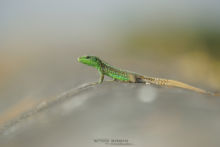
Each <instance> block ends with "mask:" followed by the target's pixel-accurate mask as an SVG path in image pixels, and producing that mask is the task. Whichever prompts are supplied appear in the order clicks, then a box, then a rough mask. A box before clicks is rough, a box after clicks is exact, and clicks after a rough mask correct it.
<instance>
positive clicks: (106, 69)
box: [78, 56, 219, 95]
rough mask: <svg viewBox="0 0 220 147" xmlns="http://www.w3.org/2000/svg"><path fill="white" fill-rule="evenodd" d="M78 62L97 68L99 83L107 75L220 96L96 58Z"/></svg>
mask: <svg viewBox="0 0 220 147" xmlns="http://www.w3.org/2000/svg"><path fill="white" fill-rule="evenodd" d="M78 61H79V62H81V63H83V64H87V65H89V66H92V67H95V68H96V69H97V70H98V72H99V74H100V78H99V83H102V82H103V80H104V75H106V76H109V77H111V78H113V80H116V81H122V82H129V83H145V84H154V85H159V86H168V87H178V88H184V89H188V90H192V91H195V92H199V93H203V94H209V95H219V94H216V93H211V92H209V91H205V90H203V89H200V88H196V87H193V86H191V85H188V84H185V83H182V82H179V81H175V80H169V79H161V78H154V77H146V76H143V75H140V74H137V73H134V72H130V71H125V70H121V69H118V68H116V67H114V66H111V65H109V64H108V63H106V62H105V61H103V60H101V59H100V58H98V57H96V56H82V57H79V58H78Z"/></svg>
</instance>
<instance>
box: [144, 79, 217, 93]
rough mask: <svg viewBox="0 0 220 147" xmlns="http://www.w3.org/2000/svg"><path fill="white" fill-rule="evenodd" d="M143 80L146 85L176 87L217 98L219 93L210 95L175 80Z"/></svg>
mask: <svg viewBox="0 0 220 147" xmlns="http://www.w3.org/2000/svg"><path fill="white" fill-rule="evenodd" d="M143 80H144V81H145V82H146V83H151V84H155V85H159V86H168V87H178V88H184V89H188V90H192V91H195V92H199V93H202V94H208V95H213V96H219V95H220V94H219V93H212V92H209V91H206V90H203V89H200V88H196V87H194V86H191V85H188V84H186V83H183V82H179V81H175V80H168V79H159V78H152V77H144V78H143Z"/></svg>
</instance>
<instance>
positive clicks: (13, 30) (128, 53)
mask: <svg viewBox="0 0 220 147" xmlns="http://www.w3.org/2000/svg"><path fill="white" fill-rule="evenodd" d="M219 6H220V1H218V0H209V1H197V0H184V1H176V0H157V1H154V0H148V1H144V0H137V1H132V0H126V1H123V0H110V1H100V0H93V1H86V0H82V1H74V0H62V1H61V0H37V1H36V0H20V1H15V0H5V1H0V32H1V33H0V101H1V102H0V124H4V123H6V122H7V121H9V120H11V119H13V118H15V117H16V116H18V115H20V114H21V113H23V112H25V111H27V110H29V109H30V108H31V107H33V106H35V105H36V104H37V103H39V102H40V101H41V100H43V99H47V98H48V97H51V96H55V95H57V94H59V93H61V92H63V91H66V90H69V89H71V88H73V87H76V86H77V85H79V84H80V83H85V82H89V81H96V80H97V79H98V74H97V72H96V71H95V70H94V69H93V70H92V69H91V68H87V67H85V66H84V65H81V64H79V63H77V60H76V59H77V57H78V56H81V55H85V54H91V55H96V56H99V57H101V58H102V59H104V60H106V61H107V62H109V63H110V64H113V65H115V66H117V67H120V68H123V69H128V70H131V71H135V72H138V73H141V74H144V75H149V76H155V77H162V78H170V79H176V80H181V81H185V82H187V83H191V84H193V85H195V86H198V87H201V88H204V89H208V90H211V91H218V90H219V89H220V76H219V75H220V27H219V26H220V9H219ZM189 103H190V102H189Z"/></svg>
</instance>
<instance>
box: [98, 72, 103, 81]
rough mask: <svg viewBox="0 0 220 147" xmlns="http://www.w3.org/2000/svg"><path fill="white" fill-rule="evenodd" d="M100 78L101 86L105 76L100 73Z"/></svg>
mask: <svg viewBox="0 0 220 147" xmlns="http://www.w3.org/2000/svg"><path fill="white" fill-rule="evenodd" d="M99 75H100V78H99V84H101V83H102V82H103V80H104V74H103V73H102V72H99Z"/></svg>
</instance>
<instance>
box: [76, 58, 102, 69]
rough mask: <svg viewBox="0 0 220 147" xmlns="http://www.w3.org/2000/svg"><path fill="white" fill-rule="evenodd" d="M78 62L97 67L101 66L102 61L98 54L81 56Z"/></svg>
mask: <svg viewBox="0 0 220 147" xmlns="http://www.w3.org/2000/svg"><path fill="white" fill-rule="evenodd" d="M78 62H80V63H83V64H87V65H89V66H93V67H96V68H97V67H100V64H101V62H102V61H101V60H100V59H99V58H98V57H96V56H81V57H79V58H78Z"/></svg>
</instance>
